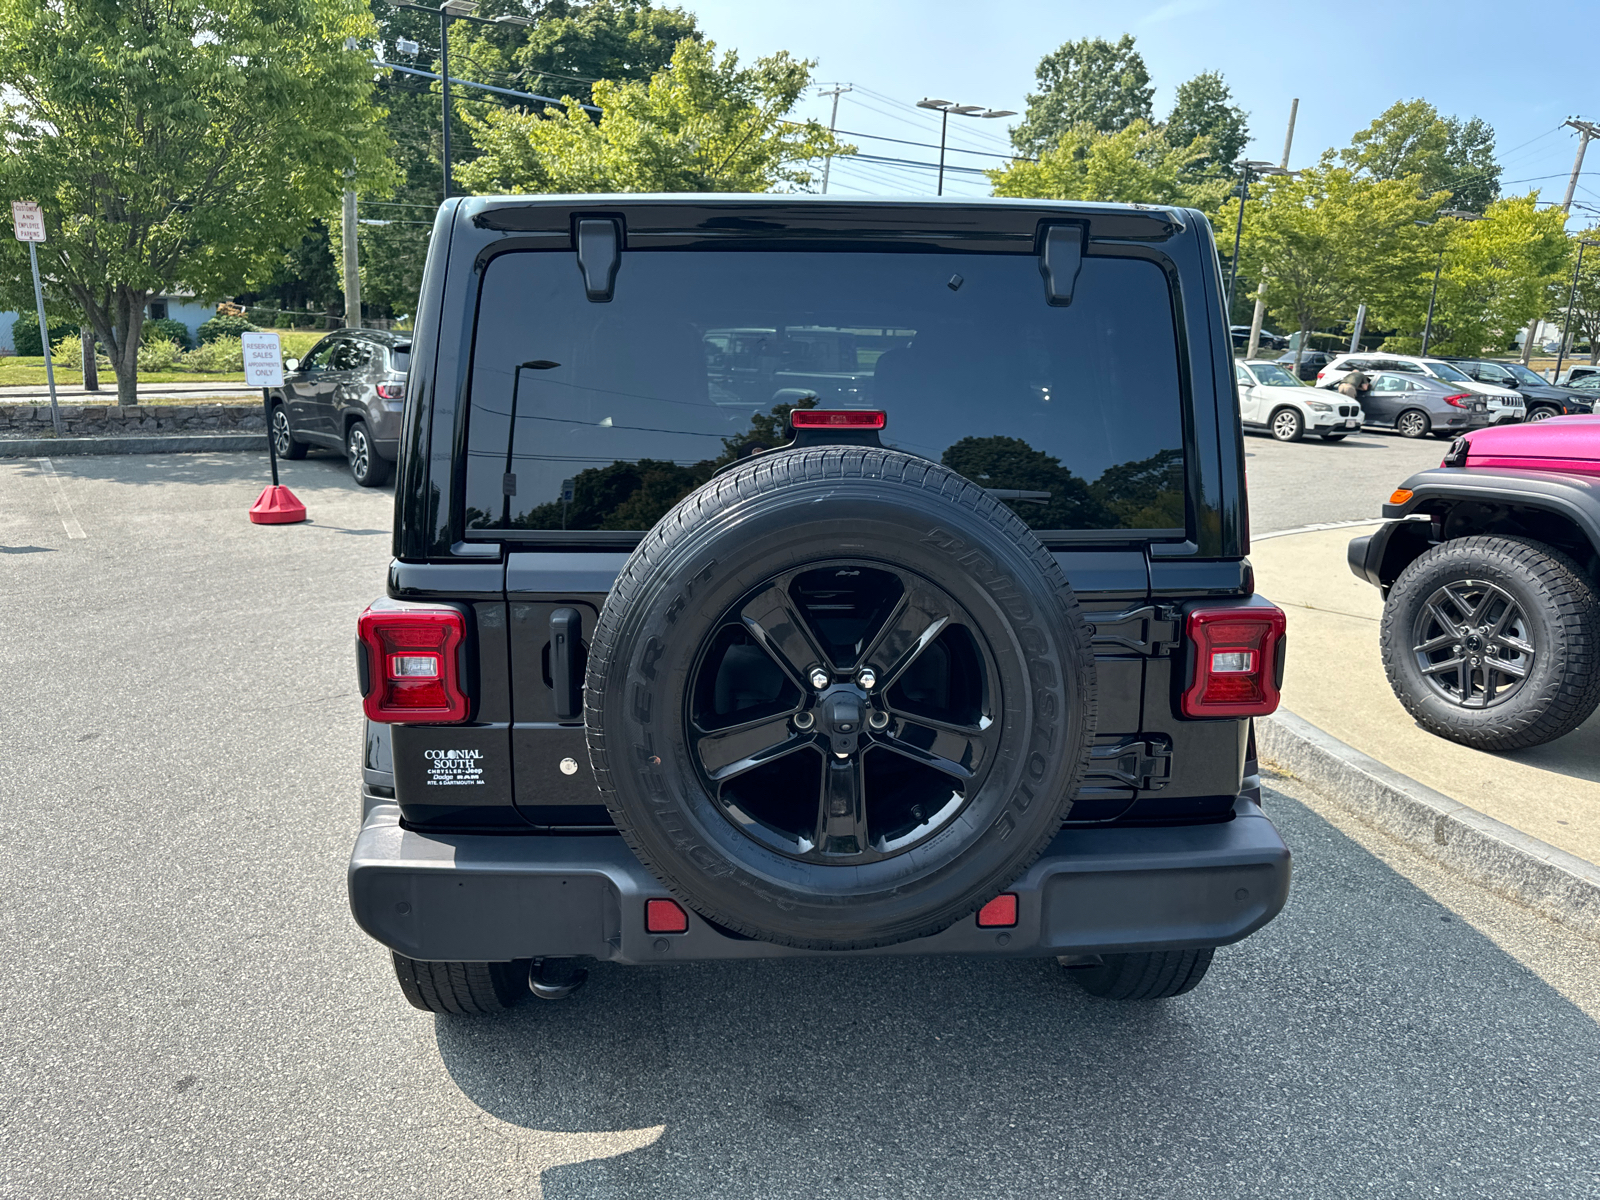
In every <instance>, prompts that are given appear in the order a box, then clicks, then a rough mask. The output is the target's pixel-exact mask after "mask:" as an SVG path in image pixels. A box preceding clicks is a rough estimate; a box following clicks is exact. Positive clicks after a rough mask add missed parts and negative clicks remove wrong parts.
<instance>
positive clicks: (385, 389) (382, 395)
mask: <svg viewBox="0 0 1600 1200" xmlns="http://www.w3.org/2000/svg"><path fill="white" fill-rule="evenodd" d="M405 398H406V385H405V384H404V383H380V384H379V385H378V399H380V400H404V399H405Z"/></svg>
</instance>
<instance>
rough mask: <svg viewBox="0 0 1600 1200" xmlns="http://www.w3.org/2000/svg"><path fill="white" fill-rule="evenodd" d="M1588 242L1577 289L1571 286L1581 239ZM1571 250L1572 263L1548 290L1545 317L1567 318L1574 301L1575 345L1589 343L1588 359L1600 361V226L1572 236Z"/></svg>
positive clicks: (1558, 321)
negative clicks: (1569, 302) (1569, 306)
mask: <svg viewBox="0 0 1600 1200" xmlns="http://www.w3.org/2000/svg"><path fill="white" fill-rule="evenodd" d="M1579 241H1585V242H1588V246H1587V247H1585V249H1584V252H1583V262H1582V264H1581V269H1579V270H1578V279H1577V289H1576V291H1574V290H1573V288H1572V272H1573V268H1574V267H1578V266H1579V264H1578V261H1577V260H1578V242H1579ZM1571 243H1572V244H1571V247H1570V249H1569V253H1570V255H1571V259H1572V265H1570V266H1568V267H1566V268H1564V269H1563V270H1562V272H1561V278H1560V280H1559V281H1558V282H1557V283H1556V285H1555V286H1553V287H1551V288H1550V289H1549V291H1548V293H1547V294H1548V296H1549V301H1550V304H1549V312H1548V313H1546V315H1545V319H1546V320H1547V321H1552V322H1554V323H1555V324H1556V325H1557V326H1561V325H1564V324H1565V322H1566V319H1567V304H1568V301H1569V300H1570V301H1571V304H1572V327H1571V330H1570V335H1571V337H1572V344H1573V345H1574V346H1578V345H1582V344H1583V343H1584V342H1587V343H1588V344H1589V361H1590V362H1592V363H1593V362H1600V227H1594V226H1591V227H1590V228H1588V229H1585V230H1582V231H1580V232H1578V233H1575V234H1573V235H1572V236H1571Z"/></svg>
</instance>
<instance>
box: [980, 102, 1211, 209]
mask: <svg viewBox="0 0 1600 1200" xmlns="http://www.w3.org/2000/svg"><path fill="white" fill-rule="evenodd" d="M1212 154H1213V151H1212V147H1211V143H1210V141H1208V140H1207V139H1206V138H1204V137H1200V138H1196V139H1195V140H1194V141H1193V142H1190V143H1188V144H1187V145H1182V146H1177V145H1174V144H1173V143H1172V142H1171V141H1169V140H1168V138H1167V135H1166V134H1165V132H1164V131H1162V130H1160V129H1157V128H1155V127H1154V126H1152V125H1151V124H1150V123H1149V122H1148V121H1143V120H1140V121H1135V122H1133V123H1132V124H1131V125H1128V126H1126V127H1125V128H1123V129H1120V130H1118V131H1117V132H1115V133H1109V134H1107V133H1101V132H1099V131H1098V130H1096V129H1094V128H1093V127H1092V126H1089V125H1078V126H1075V127H1074V128H1072V129H1069V130H1067V131H1066V132H1065V133H1064V134H1062V136H1061V137H1060V139H1059V140H1058V141H1057V142H1056V144H1055V145H1053V146H1051V147H1050V148H1049V149H1047V150H1045V151H1044V152H1043V153H1042V154H1041V155H1040V156H1039V160H1038V161H1037V162H1027V161H1024V160H1021V159H1018V160H1014V161H1012V162H1010V163H1008V164H1007V165H1006V166H1004V167H1001V168H998V169H996V170H992V171H989V172H988V176H989V181H990V183H991V184H993V186H994V194H995V195H997V196H1026V197H1034V198H1038V199H1043V200H1100V201H1119V202H1129V203H1139V204H1174V205H1182V206H1188V207H1194V208H1199V209H1202V210H1205V211H1208V212H1215V211H1216V209H1217V207H1218V205H1220V204H1221V203H1222V200H1223V197H1224V196H1225V195H1226V194H1227V191H1228V180H1227V179H1226V178H1223V179H1206V178H1204V177H1203V173H1202V171H1201V170H1200V168H1201V165H1202V164H1203V163H1204V162H1205V161H1206V160H1207V159H1208V158H1209V157H1210V156H1211V155H1212Z"/></svg>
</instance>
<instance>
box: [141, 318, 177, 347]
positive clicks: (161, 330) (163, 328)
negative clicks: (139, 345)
mask: <svg viewBox="0 0 1600 1200" xmlns="http://www.w3.org/2000/svg"><path fill="white" fill-rule="evenodd" d="M139 340H140V341H141V342H176V343H177V346H178V349H179V350H187V349H188V348H189V327H188V326H187V325H185V324H184V323H183V322H182V321H174V320H173V319H172V318H171V317H162V318H161V319H160V320H158V321H146V322H145V323H144V328H143V329H141V330H140V331H139Z"/></svg>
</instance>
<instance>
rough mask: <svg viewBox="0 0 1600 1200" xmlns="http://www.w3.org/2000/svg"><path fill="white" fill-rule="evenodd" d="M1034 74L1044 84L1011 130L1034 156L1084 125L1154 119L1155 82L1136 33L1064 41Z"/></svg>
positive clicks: (1104, 126) (1115, 126) (1111, 126)
mask: <svg viewBox="0 0 1600 1200" xmlns="http://www.w3.org/2000/svg"><path fill="white" fill-rule="evenodd" d="M1034 77H1035V79H1037V80H1038V83H1039V90H1038V91H1037V92H1034V93H1032V94H1030V95H1029V96H1028V108H1027V112H1026V113H1024V114H1023V118H1022V122H1021V124H1019V125H1018V126H1017V127H1016V128H1015V129H1013V130H1012V131H1011V143H1012V145H1014V146H1015V147H1016V148H1017V151H1018V153H1020V154H1023V155H1025V156H1027V157H1029V158H1037V157H1039V156H1040V155H1041V154H1043V153H1044V151H1046V150H1048V149H1049V148H1050V147H1051V146H1054V145H1055V144H1056V143H1057V142H1058V141H1060V140H1061V139H1062V137H1063V136H1065V135H1066V133H1067V132H1068V131H1069V130H1071V129H1074V128H1076V127H1077V126H1079V125H1088V126H1090V127H1091V128H1093V129H1095V130H1098V131H1099V132H1100V133H1116V132H1118V131H1119V130H1122V129H1126V128H1127V127H1128V126H1129V125H1132V124H1133V123H1134V122H1135V121H1149V120H1150V119H1151V110H1150V100H1151V97H1152V96H1154V94H1155V88H1154V87H1153V86H1151V83H1150V72H1149V71H1147V70H1146V69H1145V65H1144V59H1143V58H1142V57H1141V56H1140V54H1139V52H1138V51H1137V50H1135V49H1134V47H1133V35H1132V34H1127V33H1125V34H1123V35H1122V37H1121V38H1120V39H1118V40H1117V41H1116V42H1108V41H1106V40H1105V39H1104V38H1080V39H1078V40H1077V41H1074V42H1063V43H1062V44H1061V45H1060V46H1059V47H1058V48H1057V49H1056V50H1054V51H1053V52H1051V53H1050V54H1047V55H1045V56H1044V58H1042V59H1040V60H1039V66H1038V68H1037V69H1036V70H1035V71H1034Z"/></svg>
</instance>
